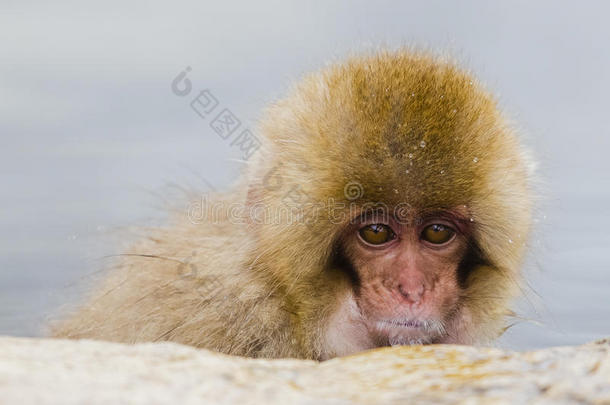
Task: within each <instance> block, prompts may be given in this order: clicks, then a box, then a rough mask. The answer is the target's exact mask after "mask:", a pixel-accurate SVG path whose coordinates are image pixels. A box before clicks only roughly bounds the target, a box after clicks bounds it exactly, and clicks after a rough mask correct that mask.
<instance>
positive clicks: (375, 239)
mask: <svg viewBox="0 0 610 405" xmlns="http://www.w3.org/2000/svg"><path fill="white" fill-rule="evenodd" d="M358 233H359V234H360V237H361V238H362V240H364V241H365V242H366V243H370V244H371V245H383V244H384V243H387V242H389V241H391V240H392V239H394V238H395V237H396V234H395V233H394V231H392V228H390V227H389V226H387V225H384V224H372V225H367V226H365V227H363V228H360V231H358Z"/></svg>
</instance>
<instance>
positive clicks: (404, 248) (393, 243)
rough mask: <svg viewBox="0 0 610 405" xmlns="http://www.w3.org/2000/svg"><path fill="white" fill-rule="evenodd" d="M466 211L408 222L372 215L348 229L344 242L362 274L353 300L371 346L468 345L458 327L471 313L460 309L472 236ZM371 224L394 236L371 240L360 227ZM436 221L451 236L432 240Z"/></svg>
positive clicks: (432, 215)
mask: <svg viewBox="0 0 610 405" xmlns="http://www.w3.org/2000/svg"><path fill="white" fill-rule="evenodd" d="M465 214H466V213H465V212H463V210H461V209H453V210H449V211H440V212H434V213H431V214H429V215H422V216H421V217H420V218H418V219H411V220H409V221H404V220H403V221H397V220H396V219H395V218H392V217H388V216H383V215H375V214H373V215H368V216H365V217H364V218H362V219H361V220H358V221H356V223H354V224H352V225H351V226H350V227H349V229H348V231H347V233H346V235H345V237H344V239H343V246H344V250H345V253H346V255H347V257H348V258H349V259H350V261H351V263H352V265H353V268H354V270H355V272H356V273H357V278H358V285H357V287H356V289H355V291H354V293H353V295H352V296H351V298H350V299H353V301H354V303H355V305H352V307H357V311H358V312H359V314H358V317H357V318H358V321H359V323H360V322H361V323H362V324H364V327H365V329H366V333H365V334H366V335H367V337H366V340H367V341H369V342H370V344H371V346H373V347H374V346H385V345H398V344H413V343H449V342H452V343H467V342H465V341H464V340H465V339H464V338H463V337H460V331H459V328H460V324H461V323H462V321H463V319H464V318H466V317H467V316H468V314H467V313H466V312H465V311H463V310H462V309H461V307H460V302H459V296H460V287H459V284H458V266H459V264H460V262H461V260H462V258H463V257H464V255H465V254H466V251H467V248H468V239H469V235H468V234H469V229H468V221H466V220H465ZM368 225H375V227H376V229H384V230H388V229H391V233H392V237H391V239H389V240H388V241H386V242H383V243H369V242H367V241H366V237H363V235H362V234H361V232H360V230H361V229H363V228H365V227H367V226H368ZM379 225H382V227H381V228H379ZM434 225H440V226H442V227H443V228H438V227H435V228H434V229H436V230H438V229H445V230H449V234H451V237H450V238H449V239H448V240H446V241H443V242H442V243H438V239H437V240H435V241H434V242H432V241H430V240H429V239H430V238H428V237H427V236H426V235H427V234H426V229H430V228H428V227H430V226H434ZM386 227H387V228H386ZM369 229H370V228H369ZM384 232H385V231H384ZM376 242H378V240H377V241H376ZM351 318H352V319H354V318H355V317H354V316H353V314H352V316H351Z"/></svg>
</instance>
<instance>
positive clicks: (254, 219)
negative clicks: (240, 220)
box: [244, 183, 264, 228]
mask: <svg viewBox="0 0 610 405" xmlns="http://www.w3.org/2000/svg"><path fill="white" fill-rule="evenodd" d="M262 200H263V189H262V186H261V185H260V184H258V183H252V184H249V185H248V191H247V192H246V202H245V206H244V216H245V219H246V223H247V224H248V226H249V227H251V228H258V226H257V225H259V224H260V222H259V220H258V217H259V216H260V213H261V212H264V206H263V203H262Z"/></svg>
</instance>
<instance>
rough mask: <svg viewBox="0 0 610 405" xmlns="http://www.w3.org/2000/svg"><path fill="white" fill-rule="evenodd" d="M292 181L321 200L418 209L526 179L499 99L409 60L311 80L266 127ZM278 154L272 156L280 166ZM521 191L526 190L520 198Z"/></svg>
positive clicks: (362, 65) (358, 62)
mask: <svg viewBox="0 0 610 405" xmlns="http://www.w3.org/2000/svg"><path fill="white" fill-rule="evenodd" d="M264 133H265V135H266V136H267V137H268V138H270V139H269V140H270V141H271V143H277V144H278V145H277V146H281V147H277V148H275V147H272V148H271V149H272V153H273V154H274V155H277V158H279V159H280V161H282V162H284V163H285V167H284V168H283V172H284V173H285V175H286V176H287V177H293V178H298V179H299V183H300V187H301V188H302V189H304V190H306V191H307V193H308V195H309V196H312V197H317V198H322V199H323V198H328V197H329V196H332V197H334V198H338V199H341V198H345V195H344V188H345V187H346V186H347V185H348V184H353V185H355V187H360V189H361V190H362V192H361V193H362V196H361V197H362V198H363V199H365V200H368V201H383V202H388V203H391V204H397V203H404V202H406V203H409V204H412V205H414V206H420V207H433V206H436V205H438V206H444V205H457V204H464V203H466V204H467V203H469V201H471V200H473V199H475V200H476V199H477V198H480V197H481V196H482V195H484V194H488V193H493V192H494V190H493V189H494V188H497V187H501V183H499V182H498V181H496V179H493V178H490V177H493V176H509V177H512V178H511V179H510V181H508V182H507V183H506V184H507V186H509V187H515V188H517V189H518V188H521V186H523V185H524V184H523V182H524V181H525V178H526V177H527V173H526V172H525V165H524V164H523V162H522V158H521V151H520V147H519V143H518V140H517V139H516V137H515V136H514V135H513V133H512V131H511V129H510V128H508V127H507V126H506V124H505V123H504V120H503V118H502V116H501V114H500V113H499V112H498V110H497V108H496V103H495V101H494V100H493V98H492V97H491V96H490V95H489V94H488V93H487V92H486V91H485V90H484V89H483V88H482V87H481V86H480V85H479V84H477V82H476V81H475V80H474V79H473V78H472V77H471V76H470V75H469V74H467V73H465V72H464V71H462V70H460V69H459V68H457V67H456V66H455V65H453V64H450V63H446V62H441V61H439V60H437V59H434V58H432V57H429V56H426V55H422V54H412V53H409V52H398V53H380V54H377V55H374V56H369V57H364V58H354V59H351V60H349V61H347V62H345V63H343V64H338V65H335V66H331V67H330V68H328V69H327V70H325V71H322V72H320V73H317V74H314V75H311V76H309V77H308V78H306V79H305V80H304V82H303V83H302V84H301V85H300V86H298V87H297V88H296V91H295V92H294V93H293V94H292V95H291V96H290V97H289V98H288V99H287V100H284V101H282V102H280V103H278V104H277V105H276V106H275V107H274V108H273V109H272V110H271V113H270V115H269V116H268V119H267V121H266V130H265V131H264ZM275 157H276V156H274V158H275ZM514 191H515V192H522V191H523V190H514Z"/></svg>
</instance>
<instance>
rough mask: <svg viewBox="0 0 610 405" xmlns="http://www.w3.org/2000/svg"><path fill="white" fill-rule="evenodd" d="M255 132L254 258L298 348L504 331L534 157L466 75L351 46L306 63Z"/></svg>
mask: <svg viewBox="0 0 610 405" xmlns="http://www.w3.org/2000/svg"><path fill="white" fill-rule="evenodd" d="M261 132H262V134H263V136H264V138H265V139H264V142H263V148H262V149H261V151H260V152H259V153H258V154H257V158H256V160H255V161H254V162H253V164H252V165H251V168H250V172H249V182H250V184H254V185H253V186H250V189H249V198H248V200H249V206H250V207H251V208H252V209H251V210H250V213H253V212H254V213H256V214H255V217H256V218H255V219H254V220H253V221H252V225H253V226H252V229H251V230H252V235H253V240H254V246H255V249H254V250H253V252H256V257H252V258H251V259H252V264H254V268H255V270H257V271H261V272H264V273H265V274H268V275H270V277H271V279H272V280H271V282H272V283H273V285H275V286H277V288H276V292H277V293H278V294H283V296H284V297H285V302H286V308H285V309H286V311H288V313H290V314H291V315H290V316H291V319H292V322H295V323H298V324H299V325H300V326H301V327H299V328H295V330H298V331H300V332H299V334H298V336H295V337H294V339H295V341H296V342H297V343H296V344H297V345H299V347H300V350H302V351H303V353H304V355H305V356H308V357H319V358H325V357H330V356H334V355H341V354H347V353H350V352H354V351H357V350H361V349H365V348H369V347H376V346H382V345H389V344H402V343H413V342H421V343H435V342H454V343H475V342H482V341H487V340H489V339H491V338H493V337H496V336H497V335H498V334H500V333H501V331H502V330H503V328H504V327H505V325H504V319H505V317H506V315H508V314H510V311H509V310H508V303H509V301H510V299H511V298H513V297H514V295H515V292H516V291H517V290H518V283H519V274H520V266H521V262H522V256H523V254H524V250H525V242H526V240H527V236H528V232H529V228H530V216H531V198H530V184H529V181H530V176H531V173H530V172H531V171H530V166H531V164H530V162H529V159H528V157H527V153H526V151H525V150H524V148H523V147H522V146H521V145H520V143H519V140H518V138H517V137H516V136H515V134H514V133H513V131H512V129H511V128H510V127H509V126H508V125H507V124H506V122H505V120H504V118H503V117H502V115H501V114H500V112H499V111H498V109H497V106H496V102H495V101H494V100H493V98H492V97H491V96H490V95H489V94H488V93H487V92H486V91H485V90H484V89H483V88H482V86H481V85H480V84H478V83H477V82H476V81H475V80H474V79H473V78H472V77H471V76H470V75H469V74H467V73H466V72H464V71H462V70H460V69H458V68H457V67H456V66H455V65H453V64H451V63H447V62H443V61H440V60H439V59H436V58H433V57H430V56H427V55H423V54H418V53H411V52H407V51H400V52H395V53H389V52H388V53H379V54H376V55H373V56H367V57H361V58H353V59H351V60H349V61H347V62H345V63H342V64H337V65H334V66H331V67H329V68H327V69H325V70H323V71H322V72H320V73H317V74H313V75H310V76H308V77H307V78H305V80H304V81H303V82H302V83H301V84H300V85H298V86H297V87H296V88H295V89H294V90H293V91H292V93H291V94H290V95H289V96H288V97H287V98H286V99H284V100H282V101H280V102H278V103H276V104H275V105H273V106H272V107H271V108H270V110H269V111H268V113H267V116H266V119H265V120H264V121H263V125H262V131H261ZM263 212H264V214H263V215H264V216H265V217H264V218H261V213H263Z"/></svg>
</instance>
